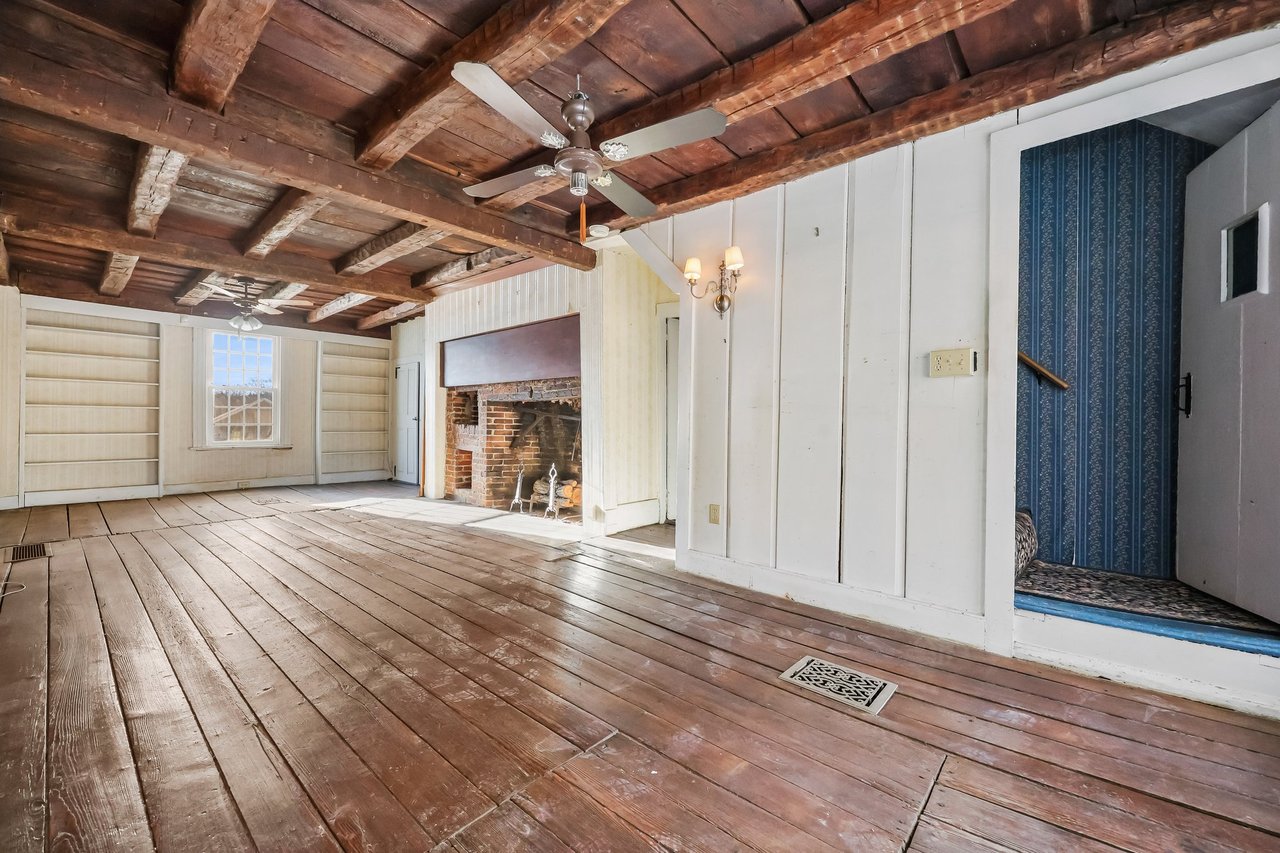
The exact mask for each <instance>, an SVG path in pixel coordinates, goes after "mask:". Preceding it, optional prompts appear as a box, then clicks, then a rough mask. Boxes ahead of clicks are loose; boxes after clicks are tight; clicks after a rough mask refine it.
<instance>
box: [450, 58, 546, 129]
mask: <svg viewBox="0 0 1280 853" xmlns="http://www.w3.org/2000/svg"><path fill="white" fill-rule="evenodd" d="M453 79H455V80H457V81H458V82H459V83H461V84H462V85H464V86H466V87H467V88H468V89H470V90H471V92H472V93H473V94H474V95H475V96H476V97H477V98H479V99H480V100H482V101H484V102H485V103H486V104H488V105H489V106H491V107H493V108H494V109H495V110H497V111H498V112H499V113H501V114H502V115H503V116H505V117H506V119H507V121H509V122H511V123H512V124H514V125H515V126H516V127H518V128H520V129H521V130H523V131H524V132H525V133H527V134H529V135H530V136H531V137H533V138H534V139H536V140H538V141H539V142H541V143H542V144H543V145H546V146H547V147H548V148H563V147H564V146H566V145H568V144H569V140H568V139H566V138H565V136H564V134H563V133H561V132H560V131H559V130H557V129H556V128H555V127H554V126H553V125H552V124H551V122H549V121H547V120H546V119H545V118H543V117H542V114H541V113H539V112H538V111H537V110H535V109H534V108H533V107H531V106H529V102H528V101H526V100H525V99H524V98H522V97H520V93H519V92H517V91H516V90H515V89H513V88H511V85H510V84H509V83H507V81H506V80H503V79H502V78H501V77H499V76H498V72H496V71H494V70H493V69H492V68H490V67H489V66H488V65H485V64H484V63H483V62H459V63H457V64H456V65H454V66H453Z"/></svg>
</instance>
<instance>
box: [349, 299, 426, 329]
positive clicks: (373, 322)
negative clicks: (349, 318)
mask: <svg viewBox="0 0 1280 853" xmlns="http://www.w3.org/2000/svg"><path fill="white" fill-rule="evenodd" d="M425 307H426V306H425V305H424V304H423V303H421V302H401V303H400V304H399V305H393V306H392V307H390V308H387V309H385V310H383V311H379V312H378V313H377V314H370V315H369V316H368V317H363V318H361V319H360V320H359V321H358V322H357V323H356V328H357V329H359V330H360V331H362V332H367V331H368V330H369V329H376V328H378V327H379V326H385V325H386V324H388V323H394V322H395V321H396V320H403V319H404V318H405V317H408V316H409V315H410V314H416V313H417V312H418V311H421V310H422V309H423V308H425Z"/></svg>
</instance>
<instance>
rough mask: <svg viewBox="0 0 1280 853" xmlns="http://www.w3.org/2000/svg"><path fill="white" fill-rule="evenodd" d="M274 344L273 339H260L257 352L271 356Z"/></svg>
mask: <svg viewBox="0 0 1280 853" xmlns="http://www.w3.org/2000/svg"><path fill="white" fill-rule="evenodd" d="M274 343H275V338H262V339H261V340H260V341H259V343H258V352H260V353H265V354H266V355H271V347H272V345H273V344H274Z"/></svg>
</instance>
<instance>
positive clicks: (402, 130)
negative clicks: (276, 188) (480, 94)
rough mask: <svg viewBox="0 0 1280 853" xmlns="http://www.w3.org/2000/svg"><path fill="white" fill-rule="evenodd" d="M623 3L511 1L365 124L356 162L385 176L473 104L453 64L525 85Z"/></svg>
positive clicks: (605, 0)
mask: <svg viewBox="0 0 1280 853" xmlns="http://www.w3.org/2000/svg"><path fill="white" fill-rule="evenodd" d="M627 2H629V0H511V2H509V3H507V5H505V6H503V7H502V8H501V9H499V10H498V11H497V13H496V14H494V16H493V17H491V18H490V19H489V20H487V21H485V22H484V23H483V24H481V25H480V26H479V27H478V28H476V30H475V31H474V32H472V33H471V34H470V35H468V36H466V37H465V38H463V39H462V40H461V41H459V42H458V43H457V44H455V45H454V46H453V47H452V48H450V49H449V50H448V51H446V52H445V54H444V55H443V56H441V57H440V59H439V60H438V61H436V62H435V63H433V64H432V65H430V66H429V67H427V68H426V69H424V70H423V71H422V73H420V74H419V75H418V76H417V77H415V78H414V79H413V80H411V81H410V82H409V83H407V84H405V85H404V86H403V87H401V88H400V90H399V91H397V92H396V93H395V94H394V95H392V96H391V98H390V99H389V100H388V101H387V103H386V104H384V105H383V107H382V109H381V111H380V112H379V113H378V115H377V116H376V117H375V118H374V120H373V121H372V122H371V123H370V125H369V129H368V132H367V133H366V135H365V142H364V145H363V146H362V147H361V150H360V155H359V157H358V158H357V159H358V161H359V162H360V163H362V164H364V165H366V166H371V167H374V168H378V169H385V168H387V167H388V166H391V165H392V164H394V163H395V162H396V161H398V160H399V159H400V158H402V157H403V156H404V155H405V154H407V153H408V152H409V149H411V148H413V146H414V145H416V144H418V142H419V141H421V140H422V139H424V138H425V137H426V136H427V134H429V133H431V132H432V131H433V130H435V129H436V128H438V127H440V126H441V125H442V124H444V123H445V122H446V121H448V120H449V119H450V118H452V117H453V116H454V114H456V113H457V111H458V109H459V108H460V107H463V106H465V105H466V104H468V103H471V102H472V100H471V99H472V96H471V93H470V92H469V91H468V90H467V89H466V87H464V86H463V85H462V84H460V83H458V82H457V81H456V80H454V79H453V76H452V72H453V66H454V65H456V64H457V63H459V62H483V63H486V64H487V65H489V67H491V68H492V69H493V70H494V71H496V72H497V73H498V76H500V77H502V78H503V79H504V80H506V81H507V82H508V83H518V82H520V81H521V80H524V79H526V78H528V77H529V76H530V75H531V74H533V73H534V72H535V71H537V70H538V69H539V68H541V67H542V66H544V65H546V64H548V63H550V62H554V61H555V60H557V59H559V58H560V57H561V56H563V55H564V54H565V53H567V52H568V51H569V50H571V49H572V48H574V47H576V46H578V45H579V44H581V43H582V42H583V41H585V40H586V39H587V38H588V37H590V36H591V35H592V34H593V33H595V31H596V30H598V29H599V28H600V27H601V26H602V25H603V24H604V22H605V21H607V20H608V19H609V17H610V16H611V15H613V13H615V12H617V11H618V10H619V9H621V8H622V7H623V6H625V5H626V4H627Z"/></svg>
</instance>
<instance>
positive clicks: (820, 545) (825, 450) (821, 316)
mask: <svg viewBox="0 0 1280 853" xmlns="http://www.w3.org/2000/svg"><path fill="white" fill-rule="evenodd" d="M847 190H848V169H847V167H844V166H841V167H839V168H836V169H831V170H828V171H826V172H822V173H819V174H817V175H811V176H810V177H807V178H804V179H802V180H799V181H796V182H795V183H792V184H787V186H786V188H785V211H784V218H785V221H784V223H783V229H782V233H783V238H782V239H783V257H782V327H781V345H782V358H781V361H780V366H779V393H778V401H779V402H778V568H780V569H783V570H785V571H789V572H796V573H799V574H803V575H808V576H809V577H814V578H821V579H824V580H831V581H834V580H837V579H838V578H839V576H840V487H841V484H840V480H841V473H840V471H841V441H842V438H841V436H842V426H843V420H844V391H843V389H844V331H845V330H844V317H845V310H844V290H845V281H844V279H845V238H846V235H847V226H846V220H845V216H846V215H847V210H848V199H847V195H846V192H847Z"/></svg>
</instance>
